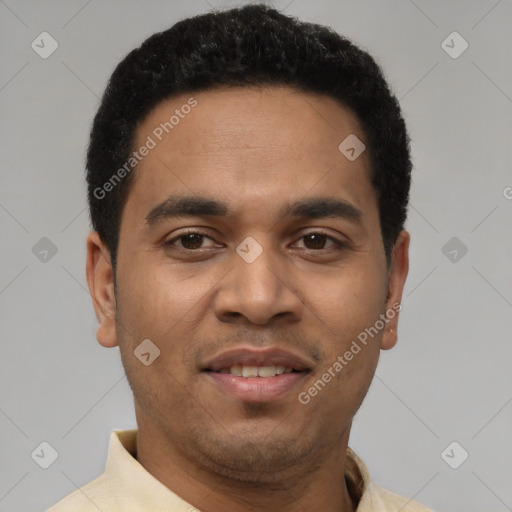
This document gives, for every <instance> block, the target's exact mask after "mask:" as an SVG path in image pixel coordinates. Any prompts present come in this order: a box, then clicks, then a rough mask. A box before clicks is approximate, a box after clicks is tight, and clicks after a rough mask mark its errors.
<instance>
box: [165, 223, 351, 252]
mask: <svg viewBox="0 0 512 512" xmlns="http://www.w3.org/2000/svg"><path fill="white" fill-rule="evenodd" d="M299 234H300V235H301V236H299V238H298V239H297V241H298V240H302V239H303V238H304V237H306V236H308V235H311V234H315V235H323V236H325V237H326V238H327V239H329V240H331V241H332V242H333V243H334V244H335V245H336V246H338V248H343V247H346V246H347V245H348V242H347V241H343V240H341V239H339V238H337V237H335V236H333V235H331V234H329V233H327V232H326V231H324V230H323V229H322V228H310V229H309V231H307V232H305V233H300V232H298V233H297V234H296V236H298V235H299ZM187 235H200V236H203V237H205V238H209V239H210V240H212V241H215V240H214V239H213V238H212V237H211V236H210V233H209V232H208V231H205V230H204V228H185V230H184V231H182V232H178V234H176V235H175V236H173V237H172V238H170V239H166V240H164V241H163V242H162V246H164V247H165V246H172V245H173V244H174V242H176V241H177V240H179V239H180V238H181V237H184V236H187ZM178 250H180V251H183V252H189V253H193V252H197V253H199V252H201V250H202V249H185V248H180V247H178ZM305 250H306V251H311V252H321V251H327V250H329V249H307V248H306V249H305Z"/></svg>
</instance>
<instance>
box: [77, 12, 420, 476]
mask: <svg viewBox="0 0 512 512" xmlns="http://www.w3.org/2000/svg"><path fill="white" fill-rule="evenodd" d="M347 137H350V138H349V139H348V140H349V141H352V144H351V146H352V145H354V144H356V146H357V148H356V150H357V149H360V148H363V147H364V150H363V151H362V152H361V154H360V155H359V156H357V158H355V159H353V158H348V157H347V153H346V152H344V149H343V148H344V147H345V146H343V145H341V146H340V144H342V142H343V141H345V140H346V139H347ZM354 141H355V142H354ZM362 144H364V146H363V145H362ZM340 147H341V149H340ZM345 149H346V148H345ZM352 154H353V152H352ZM349 156H350V154H349ZM410 173H411V162H410V156H409V144H408V136H407V132H406V128H405V123H404V120H403V118H402V115H401V111H400V107H399V105H398V102H397V100H396V98H395V97H394V96H393V94H392V93H391V91H390V89H389V87H388V85H387V84H386V81H385V79H384V77H383V74H382V72H381V70H380V68H379V66H378V65H377V64H376V63H375V61H374V60H373V59H372V57H371V56H370V55H368V54H367V53H366V52H364V51H362V50H361V49H359V48H358V47H356V46H355V45H354V44H352V43H351V42H350V41H348V40H347V39H345V38H343V37H341V36H340V35H338V34H336V33H335V32H334V31H332V30H331V29H329V28H326V27H323V26H320V25H315V24H311V23H301V22H299V21H297V20H296V19H294V18H292V17H288V16H285V15H283V14H281V13H279V12H278V11H276V10H274V9H272V8H268V7H266V6H261V5H249V6H247V7H244V8H237V9H232V10H229V11H224V12H215V13H210V14H206V15H202V16H196V17H194V18H190V19H186V20H183V21H181V22H179V23H177V24H176V25H174V26H173V27H172V28H170V29H169V30H167V31H164V32H161V33H158V34H155V35H153V36H152V37H150V38H149V39H147V40H146V41H145V42H144V43H143V44H142V45H141V46H140V47H139V48H137V49H135V50H133V51H132V52H131V53H129V54H128V55H127V57H126V58H125V59H124V60H123V61H122V62H121V63H120V64H119V65H118V66H117V68H116V70H115V71H114V73H113V75H112V77H111V79H110V81H109V84H108V86H107V89H106V91H105V94H104V96H103V99H102V102H101V105H100V108H99V110H98V113H97V115H96V117H95V120H94V123H93V127H92V132H91V140H90V145H89V150H88V155H87V181H88V187H89V188H88V190H89V205H90V213H91V221H92V225H93V232H92V233H91V234H90V235H89V238H88V261H87V276H88V283H89V287H90V290H91V295H92V297H93V300H94V307H95V309H96V313H97V317H98V321H99V328H98V335H97V337H98V341H99V342H100V343H101V344H102V345H103V346H106V347H113V346H116V345H118V346H119V348H120V351H121V357H122V360H123V364H124V367H125V370H126V372H127V376H128V380H129V382H130V385H131V387H132V390H133V392H134V397H135V404H136V412H137V419H138V422H140V423H143V424H144V425H145V426H146V427H147V428H148V430H149V429H151V430H152V432H153V433H155V432H158V435H159V436H161V438H162V439H164V438H165V439H166V440H167V441H168V443H169V445H173V446H175V447H176V450H179V451H181V452H182V453H183V456H184V457H186V456H188V457H190V458H194V460H198V461H201V464H203V465H204V466H205V467H210V468H212V469H215V470H216V471H225V472H226V474H229V475H232V476H233V475H235V476H236V477H238V478H249V477H248V475H247V473H246V472H244V471H245V470H244V466H245V465H246V463H247V461H248V460H249V461H252V467H253V468H256V472H258V474H259V475H260V476H259V477H258V478H263V477H262V476H261V475H263V474H266V473H265V472H266V471H268V470H269V469H272V470H273V471H279V470H283V471H284V470H285V469H287V468H291V467H294V465H297V464H298V463H299V462H300V461H304V460H307V459H308V458H310V457H312V456H313V454H316V455H315V457H318V456H319V455H318V454H321V453H326V452H327V451H328V450H329V448H330V447H332V446H333V444H335V443H336V442H337V441H338V440H339V439H340V438H342V437H343V436H344V435H348V431H349V427H350V423H351V420H352V418H353V416H354V414H355V412H356V411H357V409H358V407H359V405H360V404H361V402H362V400H363V398H364V396H365V394H366V392H367V390H368V387H369V385H370V382H371V379H372V377H373V374H374V371H375V368H376V365H377V361H378V356H379V352H380V349H387V348H391V347H392V346H393V345H394V344H395V342H396V333H397V322H398V304H399V303H400V299H401V294H402V290H403V285H404V282H405V279H406V276H407V270H408V241H409V236H408V233H407V232H406V231H405V230H404V222H405V219H406V212H407V203H408V195H409V187H410ZM177 212H179V213H180V215H176V213H177ZM187 233H189V234H187ZM377 322H380V323H378V324H377ZM381 325H382V327H381ZM376 326H377V327H376ZM372 328H373V331H371V332H372V334H371V335H368V332H370V331H368V330H369V329H370V330H371V329H372ZM365 330H366V331H365ZM363 332H367V336H366V339H365V343H363V341H362V337H361V333H363ZM147 339H149V340H151V344H150V345H144V346H145V347H146V349H145V350H146V353H147V351H148V350H147V347H150V350H149V352H150V353H152V354H153V356H154V355H155V354H156V353H157V352H155V351H156V348H154V347H158V349H159V351H160V352H159V356H158V357H157V358H156V359H154V360H152V359H153V356H150V359H151V361H152V362H151V364H149V365H146V364H143V363H142V362H141V360H140V359H139V358H138V357H137V355H136V354H137V347H139V346H140V344H141V342H142V341H143V340H147ZM357 340H359V342H357ZM354 342H356V345H357V346H358V347H359V350H357V349H356V348H355V345H354ZM251 347H252V348H255V349H258V350H259V349H262V350H263V349H266V348H269V347H273V348H278V349H282V350H284V351H289V352H290V353H292V354H293V357H295V358H296V359H300V360H301V364H302V366H303V368H302V369H301V370H300V371H297V372H296V373H300V376H298V377H297V378H296V379H295V381H294V382H296V383H295V384H293V386H292V388H293V389H292V390H291V391H289V392H286V393H284V394H281V395H279V397H276V398H273V399H271V400H259V399H258V398H257V397H256V398H255V397H252V398H250V399H244V398H241V397H240V396H236V394H233V393H231V392H228V391H226V389H225V388H224V387H222V386H219V385H218V383H217V381H216V380H215V379H217V377H214V378H212V373H216V372H215V371H214V370H215V368H214V366H215V365H214V364H213V362H212V360H215V358H216V357H218V356H219V355H222V354H225V353H227V352H229V351H232V350H236V349H238V348H251ZM152 351H154V352H152ZM348 352H351V353H352V357H350V356H349V355H348ZM139 355H140V354H139ZM345 355H346V356H347V357H344V356H345ZM340 357H341V359H340ZM349 357H350V359H349ZM342 360H343V363H342ZM336 362H338V364H339V365H341V369H339V368H340V366H339V365H338V366H336V365H335V363H336ZM299 366H300V365H299ZM217 370H218V369H217ZM326 372H327V373H328V374H329V375H330V376H331V377H330V378H329V377H324V376H325V374H326ZM319 379H320V380H322V379H323V382H324V384H325V386H321V385H320V384H318V380H319ZM315 383H316V389H317V391H316V392H315V391H312V387H315ZM320 388H321V389H320ZM301 393H302V395H301ZM304 393H305V394H304ZM300 396H302V400H301V399H300ZM306 396H307V397H309V398H305V397H306ZM176 418H179V421H176ZM139 426H140V425H139ZM241 461H243V464H242V463H241ZM259 471H261V473H259ZM252 478H255V479H256V476H254V474H253V476H252Z"/></svg>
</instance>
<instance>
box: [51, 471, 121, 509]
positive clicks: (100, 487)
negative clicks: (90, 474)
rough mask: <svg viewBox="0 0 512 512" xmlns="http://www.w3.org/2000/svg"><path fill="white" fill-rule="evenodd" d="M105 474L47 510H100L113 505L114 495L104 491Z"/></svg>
mask: <svg viewBox="0 0 512 512" xmlns="http://www.w3.org/2000/svg"><path fill="white" fill-rule="evenodd" d="M105 478H106V477H105V474H102V475H100V476H99V477H97V478H95V479H94V480H92V481H91V482H89V483H87V484H85V485H83V486H82V487H80V488H79V489H76V491H73V492H72V493H70V494H68V495H67V496H65V497H64V498H62V499H61V500H60V501H59V502H58V503H56V504H55V505H53V506H52V507H50V508H49V509H47V510H46V512H98V509H99V510H107V507H108V506H111V505H113V502H112V497H109V496H108V495H106V493H105V492H104V490H105Z"/></svg>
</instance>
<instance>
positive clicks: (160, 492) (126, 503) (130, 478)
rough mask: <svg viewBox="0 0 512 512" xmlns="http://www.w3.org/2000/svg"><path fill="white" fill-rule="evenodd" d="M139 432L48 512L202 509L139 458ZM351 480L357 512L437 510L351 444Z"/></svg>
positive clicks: (117, 433)
mask: <svg viewBox="0 0 512 512" xmlns="http://www.w3.org/2000/svg"><path fill="white" fill-rule="evenodd" d="M137 436H138V430H137V429H133V430H114V431H113V432H112V433H111V434H110V444H109V449H108V457H107V463H106V466H105V471H104V473H103V474H102V475H100V476H99V477H98V478H96V479H94V480H93V481H91V482H89V483H88V484H86V485H84V486H82V487H80V488H79V489H77V490H76V491H74V492H72V493H71V494H69V495H68V496H66V497H65V498H63V499H62V500H61V501H59V502H58V503H57V504H56V505H54V506H53V507H51V508H49V509H48V510H47V511H46V512H98V511H101V512H160V511H161V512H196V511H197V509H195V508H194V507H193V506H192V505H190V504H189V503H187V502H186V501H184V500H183V499H181V498H180V497H179V496H177V495H176V494H174V493H173V492H172V491H171V490H170V489H168V488H167V487H165V486H164V485H163V484H162V483H160V482H159V481H158V480H157V479H156V478H155V477H154V476H152V475H151V474H150V473H149V472H148V471H146V469H144V467H143V466H142V465H141V464H140V463H139V462H138V461H137V459H136V458H135V454H136V453H137V451H136V450H137ZM345 478H346V480H347V483H348V487H349V489H354V490H355V489H361V490H362V495H361V498H360V501H359V505H358V507H357V512H432V511H431V510H430V509H427V508H426V507H423V506H422V505H420V504H419V503H417V502H415V501H412V500H410V499H408V498H404V497H402V496H399V495H397V494H393V493H391V492H389V491H387V490H385V489H383V488H382V487H379V486H378V485H375V484H374V483H373V482H372V481H371V480H370V475H369V473H368V469H367V468H366V466H365V464H364V463H363V461H362V460H361V459H360V458H359V457H358V456H357V455H356V454H355V453H354V452H353V451H352V450H351V449H350V448H348V449H347V464H346V473H345ZM197 512H199V511H197Z"/></svg>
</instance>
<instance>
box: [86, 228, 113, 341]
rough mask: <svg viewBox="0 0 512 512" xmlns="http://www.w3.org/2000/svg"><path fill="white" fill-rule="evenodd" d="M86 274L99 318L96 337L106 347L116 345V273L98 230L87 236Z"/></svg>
mask: <svg viewBox="0 0 512 512" xmlns="http://www.w3.org/2000/svg"><path fill="white" fill-rule="evenodd" d="M86 274H87V284H88V286H89V293H90V295H91V298H92V302H93V306H94V311H95V312H96V318H97V319H98V331H97V333H96V338H97V340H98V342H99V343H100V345H102V346H104V347H115V346H116V345H117V333H116V326H115V316H116V297H115V293H114V273H113V269H112V265H111V262H110V253H109V251H108V249H107V247H106V246H105V244H104V243H103V242H102V240H101V238H100V236H99V234H98V232H97V231H92V232H91V233H89V235H88V237H87V263H86Z"/></svg>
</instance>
